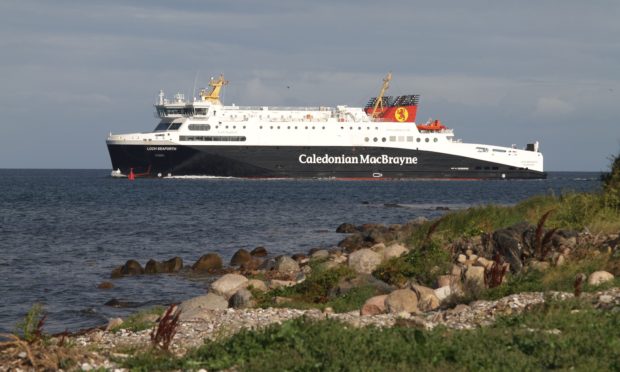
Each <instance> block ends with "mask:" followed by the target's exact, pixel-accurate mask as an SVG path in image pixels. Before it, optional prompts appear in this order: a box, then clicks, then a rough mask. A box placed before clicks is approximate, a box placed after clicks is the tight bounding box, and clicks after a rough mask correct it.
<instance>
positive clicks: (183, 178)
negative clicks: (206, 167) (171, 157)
mask: <svg viewBox="0 0 620 372" xmlns="http://www.w3.org/2000/svg"><path fill="white" fill-rule="evenodd" d="M164 178H165V179H175V180H205V179H206V180H214V179H215V180H217V179H226V180H230V179H236V178H237V177H225V176H166V177H164Z"/></svg>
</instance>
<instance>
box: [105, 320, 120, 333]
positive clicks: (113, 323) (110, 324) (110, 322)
mask: <svg viewBox="0 0 620 372" xmlns="http://www.w3.org/2000/svg"><path fill="white" fill-rule="evenodd" d="M121 324H123V319H121V318H112V319H110V320H108V325H107V326H106V327H105V331H106V332H110V331H111V330H113V329H114V328H118V327H120V326H121Z"/></svg>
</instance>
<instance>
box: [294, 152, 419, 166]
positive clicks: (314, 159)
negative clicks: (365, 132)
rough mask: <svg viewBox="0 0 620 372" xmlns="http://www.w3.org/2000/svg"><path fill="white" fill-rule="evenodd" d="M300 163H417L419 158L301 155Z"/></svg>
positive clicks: (400, 164)
mask: <svg viewBox="0 0 620 372" xmlns="http://www.w3.org/2000/svg"><path fill="white" fill-rule="evenodd" d="M298 160H299V163H301V164H393V165H399V166H403V165H417V164H418V158H417V157H416V156H389V155H385V154H383V155H378V156H371V155H363V154H360V155H357V156H349V155H336V156H332V155H329V154H324V155H316V154H312V155H307V154H301V155H299V159H298Z"/></svg>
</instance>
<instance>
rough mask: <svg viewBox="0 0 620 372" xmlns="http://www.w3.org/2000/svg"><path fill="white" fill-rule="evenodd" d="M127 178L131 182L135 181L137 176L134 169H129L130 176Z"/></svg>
mask: <svg viewBox="0 0 620 372" xmlns="http://www.w3.org/2000/svg"><path fill="white" fill-rule="evenodd" d="M127 178H129V180H130V181H133V180H135V179H136V175H135V174H133V168H129V176H127Z"/></svg>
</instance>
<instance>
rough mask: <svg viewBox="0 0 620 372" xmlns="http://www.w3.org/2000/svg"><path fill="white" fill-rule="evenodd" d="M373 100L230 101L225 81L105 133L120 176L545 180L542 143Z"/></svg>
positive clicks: (412, 105) (415, 99)
mask: <svg viewBox="0 0 620 372" xmlns="http://www.w3.org/2000/svg"><path fill="white" fill-rule="evenodd" d="M390 80H391V74H388V76H387V77H386V78H385V79H384V84H383V87H382V89H381V92H380V94H379V95H378V96H377V97H374V98H371V99H370V101H369V102H368V104H367V105H366V107H363V108H362V107H348V106H344V105H342V106H335V107H322V106H321V107H267V106H251V107H250V106H237V105H230V106H226V105H224V104H222V102H220V98H219V96H220V91H221V89H222V87H224V86H225V85H226V84H227V83H228V82H227V81H226V80H224V77H223V76H220V77H219V78H218V79H212V81H211V82H210V84H209V86H210V89H204V90H201V91H200V94H199V96H198V97H196V98H193V99H191V100H186V99H185V97H184V96H183V95H182V94H176V95H175V96H174V97H173V98H172V99H167V98H166V97H165V94H164V92H163V91H161V92H160V94H159V98H158V101H157V102H156V104H155V110H156V113H157V116H158V118H159V119H160V121H159V123H158V124H157V126H156V127H155V129H154V130H153V131H151V132H146V133H132V134H117V135H112V134H110V136H109V137H108V139H107V145H108V149H109V152H110V157H111V159H112V167H113V169H114V170H116V173H117V174H124V175H128V174H130V173H131V174H136V175H143V176H153V177H157V176H159V177H165V176H180V175H207V176H223V177H256V178H272V177H278V178H280V177H295V178H347V179H384V178H441V179H512V178H544V177H545V176H546V175H545V173H544V172H543V156H542V154H541V153H540V151H539V149H538V143H537V142H534V143H532V144H528V145H527V146H526V148H525V149H518V148H516V146H510V147H502V146H493V145H484V144H475V143H463V142H461V141H460V140H458V139H456V138H455V136H454V133H453V130H452V129H449V128H447V127H446V126H444V125H443V124H442V123H441V122H439V121H438V120H434V121H429V122H427V123H425V124H416V123H415V118H416V114H417V107H418V103H419V96H418V95H404V96H397V97H391V96H386V95H385V92H386V90H387V88H388V86H389V81H390Z"/></svg>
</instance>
